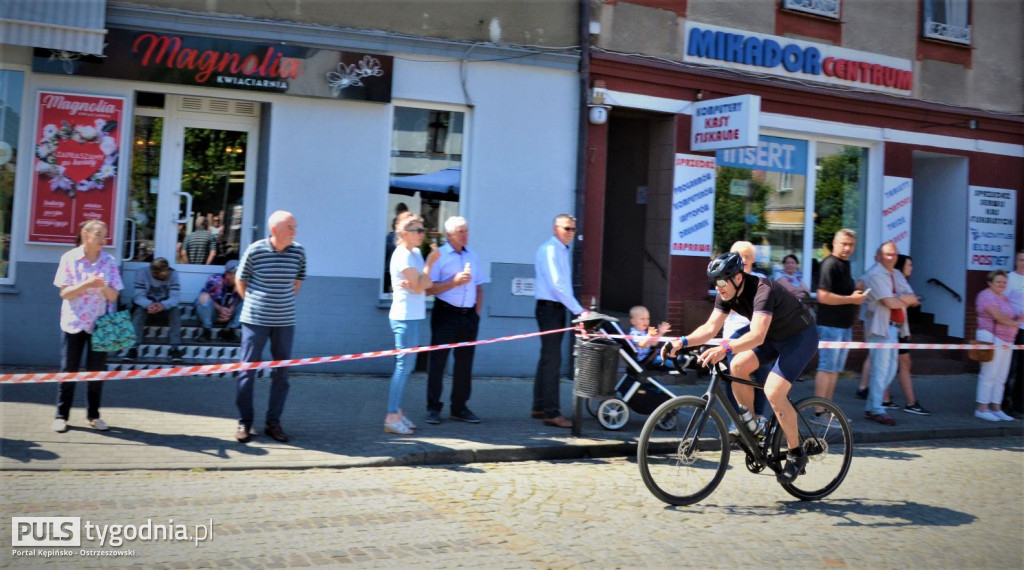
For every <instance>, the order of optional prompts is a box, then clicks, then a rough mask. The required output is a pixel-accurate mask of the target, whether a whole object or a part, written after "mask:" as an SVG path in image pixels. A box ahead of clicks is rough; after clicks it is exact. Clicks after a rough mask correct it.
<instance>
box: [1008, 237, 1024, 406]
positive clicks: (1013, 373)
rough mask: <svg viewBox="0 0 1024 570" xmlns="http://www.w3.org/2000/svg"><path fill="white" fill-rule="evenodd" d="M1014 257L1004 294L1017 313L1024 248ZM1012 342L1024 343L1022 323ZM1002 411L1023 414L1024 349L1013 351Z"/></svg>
mask: <svg viewBox="0 0 1024 570" xmlns="http://www.w3.org/2000/svg"><path fill="white" fill-rule="evenodd" d="M1015 259H1016V261H1015V262H1014V268H1013V271H1011V272H1010V273H1009V274H1008V275H1007V276H1006V296H1007V297H1009V298H1010V302H1011V303H1013V310H1014V311H1015V312H1017V313H1018V314H1019V313H1024V249H1022V250H1020V251H1018V252H1017V255H1016V258H1015ZM1014 344H1024V323H1021V325H1020V328H1019V329H1017V338H1016V339H1015V340H1014ZM1003 411H1005V412H1006V413H1008V414H1013V415H1018V416H1019V415H1021V414H1024V351H1020V350H1015V351H1013V360H1011V361H1010V375H1009V377H1008V378H1007V380H1006V393H1005V394H1004V395H1003Z"/></svg>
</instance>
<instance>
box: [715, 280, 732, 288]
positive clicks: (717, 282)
mask: <svg viewBox="0 0 1024 570" xmlns="http://www.w3.org/2000/svg"><path fill="white" fill-rule="evenodd" d="M728 283H729V282H728V281H726V280H725V279H715V287H720V288H722V289H725V286H726V285H727V284H728Z"/></svg>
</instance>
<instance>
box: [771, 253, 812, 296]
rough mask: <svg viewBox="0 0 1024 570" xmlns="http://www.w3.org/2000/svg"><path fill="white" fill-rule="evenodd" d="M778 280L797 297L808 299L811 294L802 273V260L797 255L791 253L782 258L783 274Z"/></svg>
mask: <svg viewBox="0 0 1024 570" xmlns="http://www.w3.org/2000/svg"><path fill="white" fill-rule="evenodd" d="M776 281H778V282H779V283H781V284H782V286H783V287H785V288H786V290H787V291H789V292H790V293H792V294H793V295H794V296H795V297H796V298H797V299H807V298H808V297H810V296H811V291H810V289H808V288H807V286H806V285H804V276H803V274H801V273H800V262H799V261H798V260H797V258H796V256H795V255H792V254H790V255H787V256H786V257H783V258H782V275H779V277H778V279H776Z"/></svg>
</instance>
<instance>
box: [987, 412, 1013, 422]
mask: <svg viewBox="0 0 1024 570" xmlns="http://www.w3.org/2000/svg"><path fill="white" fill-rule="evenodd" d="M990 411H991V413H992V415H994V416H995V417H997V418H999V419H1001V420H1003V421H1004V422H1012V421H1014V419H1013V416H1011V415H1010V414H1007V413H1006V412H1004V411H1002V410H990Z"/></svg>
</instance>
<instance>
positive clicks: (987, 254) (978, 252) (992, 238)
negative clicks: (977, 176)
mask: <svg viewBox="0 0 1024 570" xmlns="http://www.w3.org/2000/svg"><path fill="white" fill-rule="evenodd" d="M967 195H968V198H967V200H968V205H967V269H976V270H980V271H993V270H995V269H1004V270H1006V271H1011V270H1013V244H1014V240H1015V239H1016V235H1015V233H1016V229H1017V191H1016V190H1007V189H1004V188H987V187H985V186H970V187H969V188H968V194H967Z"/></svg>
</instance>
